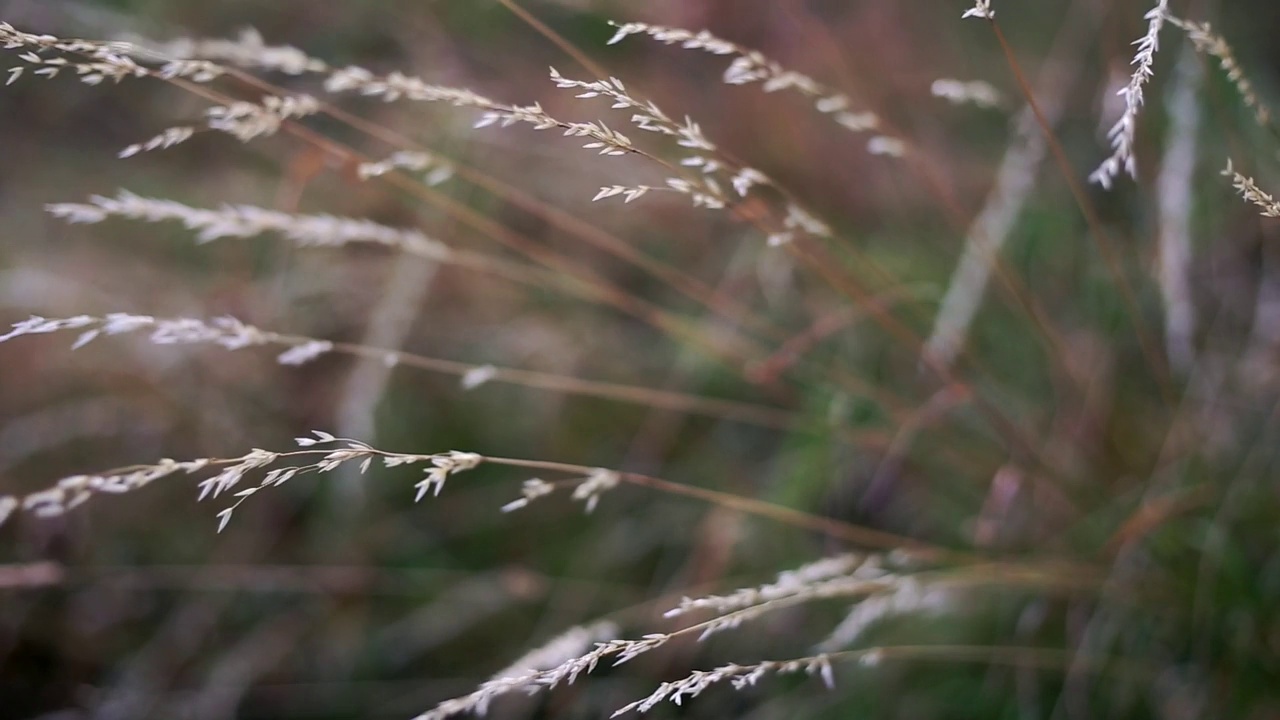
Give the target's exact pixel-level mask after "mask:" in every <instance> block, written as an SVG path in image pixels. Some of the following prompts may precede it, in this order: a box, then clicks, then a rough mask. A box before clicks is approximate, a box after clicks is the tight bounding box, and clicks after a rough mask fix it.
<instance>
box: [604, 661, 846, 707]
mask: <svg viewBox="0 0 1280 720" xmlns="http://www.w3.org/2000/svg"><path fill="white" fill-rule="evenodd" d="M796 673H804V674H806V675H817V676H818V677H820V678H822V683H823V684H824V685H826V687H827V689H828V690H831V689H834V688H835V684H836V682H835V672H834V671H833V670H832V669H831V657H830V656H828V655H825V654H822V655H814V656H812V657H806V658H798V659H795V660H780V661H774V660H766V661H764V662H760V663H755V664H753V665H738V664H729V665H721V666H720V667H717V668H715V669H714V670H695V671H693V672H692V673H691V674H689V675H688V676H686V677H684V678H681V679H680V680H675V681H672V682H664V683H662V684H661V685H659V686H658V688H657V689H656V690H654V691H653V692H652V693H650V694H649V695H648V696H647V697H644V698H641V699H640V700H636V701H635V702H633V703H630V704H628V705H624V706H623V707H621V708H618V709H617V710H616V711H614V713H613V714H612V715H610V716H609V717H618V716H620V715H625V714H627V713H629V712H633V711H634V712H638V713H642V714H643V713H647V712H649V711H650V710H652V709H653V708H655V707H657V706H658V705H660V704H661V703H663V702H671V703H673V704H675V705H681V704H683V703H684V701H685V700H688V699H690V698H695V697H697V696H698V695H700V694H701V693H702V691H704V690H706V689H707V688H709V687H711V686H712V685H715V684H717V683H722V682H726V681H728V682H729V683H730V684H731V685H732V686H733V689H735V690H745V689H746V688H749V687H754V686H755V685H756V684H757V683H759V682H760V681H761V680H762V679H764V678H765V677H766V676H768V675H791V674H796Z"/></svg>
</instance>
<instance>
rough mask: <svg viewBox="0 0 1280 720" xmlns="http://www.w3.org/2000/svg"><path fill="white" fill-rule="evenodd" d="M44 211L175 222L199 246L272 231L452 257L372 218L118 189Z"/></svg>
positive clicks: (307, 243)
mask: <svg viewBox="0 0 1280 720" xmlns="http://www.w3.org/2000/svg"><path fill="white" fill-rule="evenodd" d="M45 209H46V210H47V211H48V212H49V213H50V214H52V215H53V216H55V217H58V218H61V219H63V220H66V221H68V222H71V223H99V222H103V221H105V220H107V219H108V218H113V217H115V218H126V219H129V220H141V221H144V222H165V221H177V222H181V223H182V224H183V225H184V226H185V227H186V228H187V229H188V230H194V231H196V242H198V243H207V242H212V241H214V240H218V239H221V238H249V237H254V236H257V235H263V234H267V233H274V234H278V235H281V236H283V237H284V238H286V239H288V240H291V241H292V242H294V243H295V244H297V245H298V246H300V247H341V246H343V245H349V244H353V243H371V244H376V245H384V246H387V247H391V248H395V249H397V250H400V251H402V252H406V253H409V254H412V255H417V256H419V257H424V258H427V259H431V260H448V259H449V257H450V254H451V253H450V249H449V247H448V246H446V245H445V244H444V243H441V242H440V241H438V240H434V239H432V238H429V237H427V236H426V235H424V234H423V233H421V232H419V231H417V230H410V229H401V228H393V227H388V226H386V225H381V224H379V223H376V222H373V221H371V220H365V219H360V218H345V217H337V216H334V215H328V214H318V215H305V214H298V213H286V212H281V211H278V210H268V209H267V208H261V207H257V206H254V205H223V206H222V207H220V208H217V209H214V210H210V209H206V208H196V207H192V206H190V205H186V204H183V203H180V202H177V201H175V200H166V199H163V198H150V197H143V196H141V195H137V194H135V193H132V192H129V191H128V190H120V191H118V192H117V193H116V196H115V197H106V196H103V195H94V196H93V197H91V198H89V202H88V203H53V204H50V205H47V206H45Z"/></svg>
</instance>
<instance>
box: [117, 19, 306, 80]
mask: <svg viewBox="0 0 1280 720" xmlns="http://www.w3.org/2000/svg"><path fill="white" fill-rule="evenodd" d="M137 44H138V45H139V46H141V47H145V48H147V49H148V51H150V52H154V53H156V54H159V55H163V56H168V57H172V58H175V59H180V60H210V61H214V62H220V63H225V64H227V65H234V66H236V67H241V68H252V69H256V70H267V71H278V72H282V73H285V74H287V75H303V74H306V73H326V72H329V70H330V67H329V64H328V63H326V62H324V61H323V60H320V59H318V58H314V57H311V56H309V55H307V54H306V53H305V52H303V51H302V50H299V49H298V48H295V47H291V46H289V45H268V44H267V43H266V41H265V40H264V39H263V37H262V34H261V33H259V32H258V31H257V30H255V29H253V28H245V29H243V30H241V31H240V33H239V34H238V35H237V36H236V37H235V39H227V38H175V39H173V40H169V41H167V42H163V43H157V42H145V43H143V42H140V43H137Z"/></svg>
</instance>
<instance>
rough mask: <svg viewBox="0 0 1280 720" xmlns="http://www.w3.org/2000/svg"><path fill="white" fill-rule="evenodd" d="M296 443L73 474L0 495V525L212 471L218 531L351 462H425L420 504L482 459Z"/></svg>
mask: <svg viewBox="0 0 1280 720" xmlns="http://www.w3.org/2000/svg"><path fill="white" fill-rule="evenodd" d="M296 442H297V444H298V446H299V447H300V448H302V449H301V450H293V451H288V452H274V451H270V450H262V449H254V450H251V451H249V452H248V453H245V454H244V455H241V456H239V457H234V458H197V459H195V460H186V461H176V460H171V459H164V460H161V461H160V462H158V463H154V464H151V465H135V466H130V467H127V468H121V469H119V470H109V471H105V472H101V473H95V474H91V475H73V476H71V477H67V478H63V479H62V480H60V481H58V482H57V483H56V484H55V485H54V486H53V487H50V488H48V489H45V490H41V491H38V492H34V493H30V494H27V495H24V496H12V495H10V496H3V497H0V524H3V522H4V521H5V520H7V519H8V518H9V517H10V516H11V515H12V514H13V513H14V512H16V511H19V510H20V511H23V512H29V513H32V514H34V515H36V516H39V517H52V516H57V515H62V514H63V513H66V512H67V511H69V510H72V509H74V508H76V507H79V506H80V505H82V504H84V503H85V502H87V501H88V500H89V499H90V498H92V497H93V496H94V495H99V494H122V493H128V492H133V491H134V490H138V489H141V488H143V487H146V486H147V485H150V484H151V483H152V482H154V481H156V480H158V479H161V478H164V477H168V476H171V475H177V474H183V475H195V474H197V473H200V472H203V471H206V470H216V471H217V472H216V473H214V474H212V475H210V476H208V477H206V478H205V479H203V480H201V481H200V482H199V483H198V487H199V489H200V494H199V499H200V500H204V499H206V498H216V497H218V496H220V495H222V494H224V493H232V491H233V490H234V491H235V492H234V493H232V495H233V497H235V501H234V503H233V504H232V505H230V506H229V507H227V508H224V509H223V510H221V511H219V512H218V514H217V517H218V531H219V532H221V531H222V530H223V529H225V528H226V526H227V523H228V522H229V521H230V520H231V517H232V515H233V513H234V512H235V510H236V509H237V508H239V507H240V506H241V505H242V504H243V503H244V502H245V501H247V500H248V499H249V498H250V497H252V496H253V495H255V494H256V493H258V492H259V491H261V490H264V489H266V488H270V487H276V486H279V485H282V484H284V483H285V482H288V481H289V480H291V479H293V478H294V477H297V476H298V475H304V474H309V473H326V472H330V471H332V470H334V469H336V468H338V467H339V466H341V465H344V464H346V463H352V462H356V463H358V464H359V467H360V472H361V473H364V472H366V471H368V470H369V468H370V466H371V465H372V464H373V463H374V462H380V463H381V464H382V465H383V466H384V467H388V468H391V467H399V466H402V465H413V464H420V463H429V464H430V465H431V467H429V468H428V469H427V470H426V477H425V478H424V479H423V480H421V481H419V482H418V484H417V485H416V486H415V487H417V488H418V495H417V499H418V500H421V499H422V497H423V496H424V495H425V494H426V493H428V492H430V493H432V494H439V492H440V489H441V488H442V487H443V486H444V483H445V480H446V479H448V477H449V476H450V475H453V474H456V473H459V472H464V471H466V470H470V469H473V468H475V467H476V466H478V465H479V464H480V463H481V462H483V461H484V458H483V456H481V455H477V454H475V453H467V452H459V451H456V450H455V451H450V452H447V453H437V454H428V455H422V454H416V453H392V452H386V451H383V450H377V449H375V448H373V447H371V446H369V445H367V444H365V443H363V442H360V441H358V440H352V439H350V438H340V437H335V436H334V435H331V434H329V433H326V432H323V431H319V430H317V431H314V432H313V434H312V436H310V437H300V438H297V441H296ZM303 458H314V460H312V461H311V462H308V463H304V464H286V465H279V466H277V467H274V468H273V469H271V470H268V471H267V472H265V473H263V475H262V478H261V479H260V481H259V482H258V484H257V485H253V486H249V487H246V488H244V489H241V490H235V489H236V488H237V487H239V486H240V485H241V482H242V481H243V480H244V479H245V477H246V476H247V475H249V474H250V473H255V472H257V471H260V470H265V469H266V468H269V467H271V466H273V465H278V464H279V463H280V462H281V461H285V462H293V461H296V460H298V459H303Z"/></svg>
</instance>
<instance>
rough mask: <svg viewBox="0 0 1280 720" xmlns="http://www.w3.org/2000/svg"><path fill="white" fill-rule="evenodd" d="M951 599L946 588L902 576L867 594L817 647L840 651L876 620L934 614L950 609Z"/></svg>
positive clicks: (824, 649) (824, 650)
mask: <svg viewBox="0 0 1280 720" xmlns="http://www.w3.org/2000/svg"><path fill="white" fill-rule="evenodd" d="M954 604H955V601H954V598H953V597H952V595H951V594H950V593H949V592H948V591H947V588H945V587H944V586H942V585H940V584H931V583H927V582H924V581H921V580H919V579H918V578H916V577H911V576H908V577H904V578H902V581H901V582H898V583H894V585H893V587H891V588H889V589H888V590H886V591H885V592H880V593H875V594H873V595H868V596H867V597H866V598H863V599H862V600H860V601H859V602H858V603H857V604H856V605H854V606H853V607H852V608H850V610H849V614H848V615H846V616H845V618H844V620H841V621H840V624H839V625H837V626H836V628H835V629H834V630H832V631H831V635H829V636H828V637H827V639H826V640H824V641H823V642H822V643H821V644H820V645H819V646H818V649H819V650H822V651H823V652H834V651H836V650H843V649H844V648H847V647H849V646H851V645H853V644H854V643H855V642H857V640H858V638H860V637H861V636H862V634H863V633H864V632H866V630H867V629H868V628H870V627H871V626H872V625H874V624H875V623H876V622H879V621H880V620H882V619H884V618H888V617H894V616H901V615H906V614H912V613H936V612H942V611H946V610H950V609H952V607H953V605H954Z"/></svg>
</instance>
